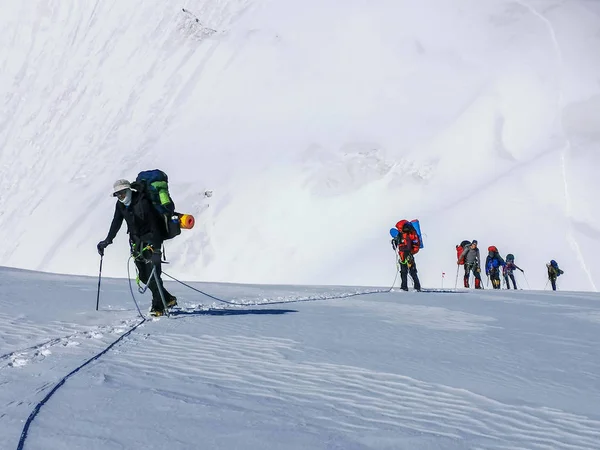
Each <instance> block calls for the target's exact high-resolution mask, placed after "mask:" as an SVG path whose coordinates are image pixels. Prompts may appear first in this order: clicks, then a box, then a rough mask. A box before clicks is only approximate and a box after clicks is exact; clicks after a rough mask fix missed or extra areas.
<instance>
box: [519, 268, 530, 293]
mask: <svg viewBox="0 0 600 450" xmlns="http://www.w3.org/2000/svg"><path fill="white" fill-rule="evenodd" d="M521 273H522V274H523V278H525V283H527V289H529V290H531V286H529V281H527V275H525V271H521Z"/></svg>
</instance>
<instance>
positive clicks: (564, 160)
mask: <svg viewBox="0 0 600 450" xmlns="http://www.w3.org/2000/svg"><path fill="white" fill-rule="evenodd" d="M515 1H516V3H518V4H519V5H521V6H523V7H524V8H526V9H527V10H528V11H529V12H530V13H531V14H533V15H534V16H536V17H537V18H538V19H540V20H541V21H542V22H544V24H545V25H546V28H548V33H549V34H550V39H551V41H552V45H553V47H554V51H555V52H556V59H557V61H558V65H559V69H560V70H559V80H558V81H559V83H558V108H559V114H558V124H559V127H560V131H561V132H562V135H563V137H564V139H565V145H564V147H563V148H562V150H561V154H560V164H561V173H562V178H563V188H564V191H565V213H566V215H567V218H568V219H569V228H568V231H567V241H568V242H569V244H570V245H571V248H572V249H573V250H574V251H575V254H576V255H577V259H578V260H579V263H580V264H581V267H582V268H583V270H584V271H585V273H586V275H587V277H588V280H589V281H590V284H591V285H592V289H593V290H594V291H596V292H597V291H598V289H597V288H596V284H595V283H594V279H593V278H592V274H591V273H590V270H589V268H588V266H587V264H586V263H585V258H584V256H583V253H582V252H581V247H580V246H579V243H578V242H577V239H576V238H575V233H574V232H573V224H572V210H571V196H570V194H569V183H568V180H567V155H568V153H569V151H571V149H572V146H571V140H570V139H569V138H568V136H567V135H566V133H565V128H564V123H563V114H562V112H563V108H564V106H565V103H564V91H563V88H562V71H563V68H564V62H563V55H562V51H561V49H560V44H559V43H558V38H557V37H556V30H555V29H554V25H552V22H551V21H550V19H548V18H547V17H546V16H545V15H544V14H542V13H541V12H539V11H538V10H537V9H535V8H534V7H533V6H531V5H530V4H528V3H527V2H525V1H523V0H515Z"/></svg>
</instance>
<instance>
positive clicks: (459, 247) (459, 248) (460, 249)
mask: <svg viewBox="0 0 600 450" xmlns="http://www.w3.org/2000/svg"><path fill="white" fill-rule="evenodd" d="M468 245H471V241H462V242H461V243H460V245H457V246H456V261H458V263H459V264H460V265H463V264H464V263H465V261H464V260H462V261H461V260H460V257H461V256H462V254H463V252H464V251H465V247H467V246H468Z"/></svg>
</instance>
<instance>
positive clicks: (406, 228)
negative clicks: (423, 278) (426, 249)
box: [392, 220, 421, 291]
mask: <svg viewBox="0 0 600 450" xmlns="http://www.w3.org/2000/svg"><path fill="white" fill-rule="evenodd" d="M396 229H397V230H398V231H399V233H398V236H396V237H395V238H394V239H392V247H393V249H394V250H395V251H396V252H398V263H399V264H400V279H401V284H400V289H402V290H403V291H408V274H409V273H410V277H411V278H412V280H413V284H414V286H415V289H416V290H417V291H420V290H421V282H420V281H419V276H418V275H417V263H416V262H415V257H414V255H415V254H416V253H417V252H418V251H419V249H420V246H421V241H420V239H419V235H418V234H417V231H416V230H415V228H414V226H413V225H412V224H411V223H410V222H409V221H408V220H401V221H399V222H398V223H397V224H396Z"/></svg>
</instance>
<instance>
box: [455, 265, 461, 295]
mask: <svg viewBox="0 0 600 450" xmlns="http://www.w3.org/2000/svg"><path fill="white" fill-rule="evenodd" d="M459 271H460V265H459V264H457V265H456V280H454V289H456V288H457V287H458V272H459Z"/></svg>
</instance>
